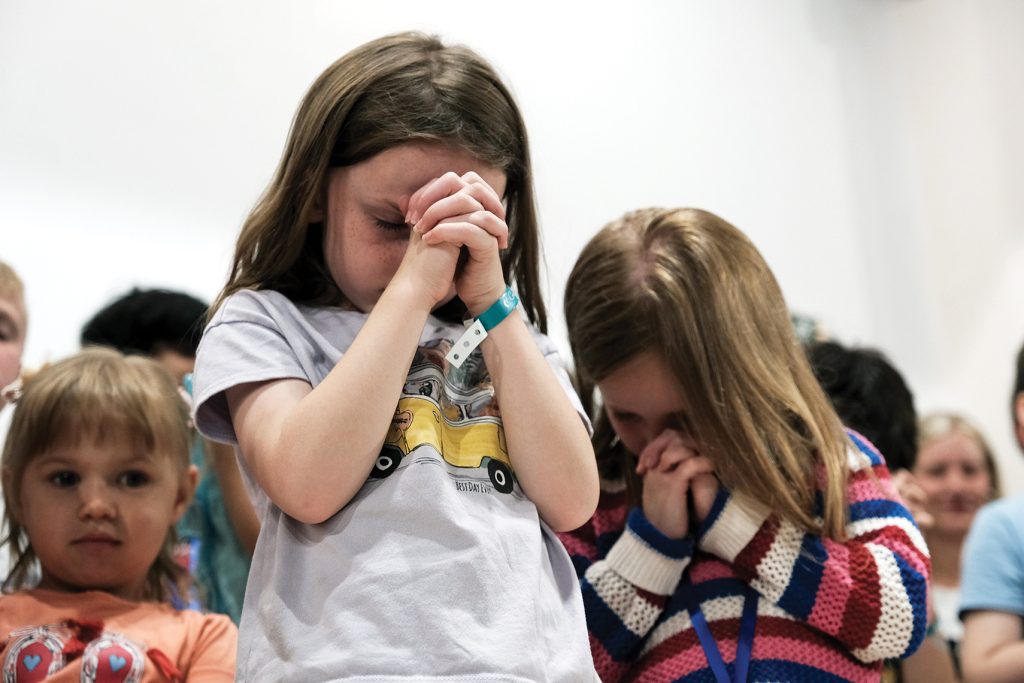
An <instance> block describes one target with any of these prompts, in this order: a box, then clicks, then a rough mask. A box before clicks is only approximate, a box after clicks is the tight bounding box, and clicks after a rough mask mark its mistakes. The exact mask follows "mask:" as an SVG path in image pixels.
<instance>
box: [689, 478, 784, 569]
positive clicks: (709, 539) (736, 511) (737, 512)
mask: <svg viewBox="0 0 1024 683" xmlns="http://www.w3.org/2000/svg"><path fill="white" fill-rule="evenodd" d="M770 515H771V510H770V509H769V508H768V507H766V506H765V505H762V504H761V503H759V502H757V501H755V500H753V499H752V498H747V497H745V496H742V495H740V494H730V493H729V492H728V491H726V490H725V489H724V488H720V489H719V490H718V495H717V496H716V497H715V503H714V505H712V507H711V512H710V514H708V516H707V519H705V520H704V524H703V525H702V526H701V530H700V534H699V536H698V540H697V547H698V548H700V549H701V550H703V551H705V552H709V553H711V554H712V555H715V556H717V557H720V558H722V559H723V560H725V561H726V562H733V561H734V560H735V559H736V556H737V555H739V554H740V552H741V551H742V550H743V549H744V548H745V547H747V545H748V544H749V543H750V541H751V540H753V538H754V536H755V535H756V534H757V532H758V530H759V529H760V528H761V525H762V524H764V522H765V520H766V519H768V517H769V516H770Z"/></svg>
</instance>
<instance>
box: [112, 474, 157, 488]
mask: <svg viewBox="0 0 1024 683" xmlns="http://www.w3.org/2000/svg"><path fill="white" fill-rule="evenodd" d="M118 483H119V484H121V485H122V486H127V487H129V488H137V487H139V486H145V485H146V484H148V483H149V475H148V474H146V473H145V472H139V471H137V470H131V471H129V472H124V473H122V474H121V476H120V477H118Z"/></svg>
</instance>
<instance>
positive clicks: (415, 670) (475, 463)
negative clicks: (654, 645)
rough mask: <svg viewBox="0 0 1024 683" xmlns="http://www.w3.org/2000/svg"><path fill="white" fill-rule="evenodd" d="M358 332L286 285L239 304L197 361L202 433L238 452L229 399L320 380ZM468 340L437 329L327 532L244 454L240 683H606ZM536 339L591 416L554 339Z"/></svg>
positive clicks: (455, 331)
mask: <svg viewBox="0 0 1024 683" xmlns="http://www.w3.org/2000/svg"><path fill="white" fill-rule="evenodd" d="M365 321H366V315H365V314H363V313H359V312H355V311H346V310H341V309H337V308H318V307H304V306H296V305H295V304H293V303H292V302H291V301H290V300H288V299H287V298H286V297H284V296H283V295H281V294H279V293H277V292H271V291H261V292H253V291H243V292H239V293H236V294H235V295H233V296H231V297H229V298H228V300H227V301H225V302H224V304H223V305H222V306H221V308H220V309H219V310H218V312H217V314H216V315H215V316H214V318H213V320H212V321H211V322H210V324H209V326H208V327H207V329H206V332H205V334H204V336H203V340H202V343H201V344H200V347H199V352H198V356H197V359H196V371H195V390H194V395H195V397H196V424H197V426H198V428H199V429H200V431H202V432H203V433H204V434H205V435H207V436H208V437H210V438H213V439H217V440H220V441H228V442H233V443H237V441H236V438H235V433H234V429H233V428H232V424H231V420H230V415H229V413H228V409H227V405H226V401H225V398H224V391H225V390H226V389H228V388H229V387H232V386H235V385H238V384H242V383H246V382H255V381H264V380H272V379H281V378H298V379H302V380H305V381H307V382H309V383H310V384H311V385H312V386H314V387H315V386H316V385H318V384H319V383H320V382H321V381H322V380H323V379H324V377H326V376H327V374H328V373H329V372H330V370H331V369H332V368H333V367H334V365H335V364H336V363H337V361H338V359H339V358H340V357H341V356H342V354H343V353H344V352H345V351H346V350H347V349H348V348H349V346H350V345H351V343H352V341H353V340H354V339H355V337H356V334H357V333H358V332H359V330H360V329H361V328H362V326H363V324H364V323H365ZM461 333H462V328H461V326H459V325H452V324H449V323H445V322H443V321H441V320H438V319H436V318H434V317H431V318H429V320H428V322H427V326H426V328H425V329H424V330H423V334H422V336H421V340H420V347H419V350H418V351H417V353H416V356H415V358H414V360H413V364H412V367H411V368H410V370H409V373H408V379H407V381H406V384H405V386H404V388H403V392H402V398H401V400H400V402H399V404H398V406H397V410H396V412H395V417H394V420H393V422H392V426H391V429H390V430H389V431H388V434H387V435H386V436H385V439H384V447H383V449H382V451H381V456H380V457H379V458H378V461H377V464H376V467H375V468H374V469H373V471H372V472H370V473H368V475H369V476H368V477H367V480H366V483H365V484H364V485H363V487H362V489H360V491H359V492H358V493H357V494H356V496H355V497H354V498H353V499H352V500H351V501H350V502H349V503H348V504H347V505H346V506H345V507H344V508H342V509H341V510H340V511H339V512H338V513H336V514H335V515H334V516H333V517H331V518H330V519H328V520H327V521H325V522H323V523H321V524H315V525H313V524H303V523H301V522H298V521H297V520H295V519H293V518H291V517H289V516H288V515H286V514H285V513H284V512H282V511H281V510H280V509H279V508H278V507H277V506H276V505H274V503H273V502H272V501H271V500H270V499H269V498H268V497H267V496H266V494H265V493H264V492H263V491H262V490H260V489H258V487H255V482H254V481H253V480H252V479H251V476H250V474H249V472H248V471H247V470H246V468H245V466H244V459H243V461H242V468H243V472H244V474H245V476H246V477H247V478H249V483H250V485H253V487H254V488H255V496H256V501H255V502H256V509H257V511H258V513H259V514H260V516H261V521H262V528H261V531H260V537H259V542H258V543H257V546H256V553H255V556H254V558H253V562H252V570H251V573H250V575H249V583H248V586H247V589H246V595H245V603H244V607H243V611H242V620H241V625H240V638H239V656H238V678H239V680H250V681H271V680H275V681H276V680H289V681H306V680H321V681H324V680H348V681H383V680H387V681H422V682H426V681H441V680H444V681H449V682H450V681H453V680H459V681H464V680H479V681H485V680H486V681H508V682H512V681H515V682H523V683H525V682H526V681H531V682H535V681H573V682H577V681H591V680H597V679H596V674H595V673H594V668H593V662H592V660H591V654H590V647H589V642H588V636H587V627H586V622H585V618H584V613H583V603H582V599H581V595H580V589H579V583H578V581H577V578H576V574H575V572H574V570H573V567H572V564H571V562H570V560H569V556H568V554H567V553H566V551H565V549H564V548H563V547H562V545H561V543H560V542H559V540H558V538H557V537H556V536H555V534H554V533H553V532H552V531H551V529H549V528H548V527H547V526H546V525H545V524H544V523H543V521H542V520H541V519H540V517H539V515H538V512H537V508H536V506H535V505H534V504H533V503H532V502H531V501H530V500H529V499H528V498H527V497H526V495H525V494H524V493H523V491H522V490H521V489H520V487H519V484H518V483H517V482H516V480H515V477H514V474H513V469H512V467H511V461H510V459H509V457H508V453H507V450H506V446H505V439H504V431H503V429H502V426H501V418H500V415H499V411H498V407H497V406H496V405H495V403H494V400H493V399H494V391H493V386H492V384H491V381H490V377H489V375H488V373H487V370H486V368H485V367H484V366H483V361H482V356H481V355H480V352H479V350H477V351H476V352H474V355H472V356H470V358H469V359H468V360H467V361H466V362H465V363H464V364H463V365H462V367H461V368H454V367H452V366H450V365H449V364H448V363H447V362H446V361H445V360H444V354H445V353H446V352H447V350H448V349H449V348H450V346H451V344H452V342H453V341H454V340H455V339H457V338H458V337H459V335H460V334H461ZM536 340H537V343H538V345H539V347H540V348H541V350H542V352H543V353H544V354H545V356H546V357H547V358H548V360H549V362H550V365H551V367H552V369H553V371H554V372H555V373H556V374H557V375H558V377H559V379H560V381H561V382H562V385H563V386H564V388H565V391H566V394H567V395H568V396H569V397H570V399H571V400H572V401H573V402H574V404H575V405H576V407H577V410H579V411H580V414H581V415H582V414H583V413H582V410H581V408H580V405H579V399H578V398H577V397H576V396H575V393H574V392H573V391H572V387H571V384H570V383H569V381H568V376H567V374H566V372H565V370H564V369H563V368H562V366H561V364H560V362H559V360H558V357H557V353H556V351H555V348H554V345H553V344H552V343H551V341H550V340H548V339H547V338H546V337H544V336H543V335H541V334H539V333H536ZM584 419H586V418H585V417H584ZM337 461H338V466H339V467H342V466H344V461H345V448H344V443H341V442H339V443H338V445H337Z"/></svg>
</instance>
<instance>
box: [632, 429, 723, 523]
mask: <svg viewBox="0 0 1024 683" xmlns="http://www.w3.org/2000/svg"><path fill="white" fill-rule="evenodd" d="M636 472H637V474H639V475H640V476H642V477H643V480H644V485H643V497H642V505H643V510H644V515H645V516H646V517H647V519H648V521H650V522H651V524H653V525H654V526H655V527H656V528H657V529H658V531H660V532H661V533H663V534H665V535H666V536H668V537H669V538H683V537H685V536H687V535H688V534H690V533H691V532H692V531H693V529H695V528H696V527H697V525H699V524H700V523H701V522H703V521H704V519H705V518H706V517H707V516H708V513H709V512H710V511H711V506H712V505H713V504H714V502H715V496H716V495H717V494H718V487H719V483H718V478H717V477H716V476H715V474H714V467H713V466H712V464H711V461H710V460H709V459H708V457H707V456H706V455H702V454H701V453H700V451H699V450H698V448H697V444H696V443H695V442H694V441H693V440H692V439H690V438H689V437H687V436H685V435H684V434H682V433H680V432H678V431H675V430H671V429H668V430H665V431H664V432H662V433H661V434H660V435H658V436H657V437H655V438H654V439H653V440H652V441H651V442H650V443H648V444H647V446H646V447H645V448H644V449H643V451H642V452H641V453H640V456H639V458H638V459H637V466H636ZM688 497H689V498H690V500H692V503H693V506H692V509H693V511H694V513H695V515H696V519H690V505H689V504H688V501H687V498H688ZM691 527H692V528H691Z"/></svg>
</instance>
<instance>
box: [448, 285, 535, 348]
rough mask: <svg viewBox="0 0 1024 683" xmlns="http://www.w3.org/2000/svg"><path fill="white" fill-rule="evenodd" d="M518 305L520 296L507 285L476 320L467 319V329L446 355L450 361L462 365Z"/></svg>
mask: <svg viewBox="0 0 1024 683" xmlns="http://www.w3.org/2000/svg"><path fill="white" fill-rule="evenodd" d="M518 306H519V297H518V296H516V293H515V292H514V291H512V288H511V287H506V288H505V290H504V291H503V292H502V293H501V294H500V295H499V296H498V297H497V298H496V299H495V300H494V302H493V303H492V304H491V305H489V306H488V307H487V308H486V309H484V311H483V312H482V313H480V314H479V315H477V316H475V319H474V320H472V321H466V324H467V327H466V331H465V332H463V333H462V336H460V337H459V338H458V339H456V340H455V343H454V344H453V345H452V348H451V349H450V350H449V351H448V353H447V354H446V355H445V358H446V359H447V360H448V362H449V363H451V364H452V365H454V366H455V367H457V368H458V367H461V366H462V364H463V363H464V362H465V361H466V358H468V357H469V355H470V354H472V353H473V352H474V351H475V350H476V349H477V347H478V346H480V344H481V343H482V342H483V341H484V339H486V338H487V333H488V332H489V331H490V330H493V329H494V328H495V327H497V326H498V325H500V324H501V323H502V322H504V321H505V320H507V319H508V318H509V317H510V316H512V315H513V314H514V312H515V310H516V308H518Z"/></svg>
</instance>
